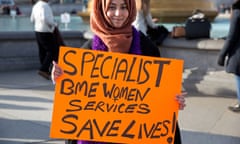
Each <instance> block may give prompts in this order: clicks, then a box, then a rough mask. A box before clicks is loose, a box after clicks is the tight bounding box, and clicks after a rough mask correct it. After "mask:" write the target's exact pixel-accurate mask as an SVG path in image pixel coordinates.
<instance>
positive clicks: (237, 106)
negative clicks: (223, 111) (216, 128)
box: [228, 104, 240, 112]
mask: <svg viewBox="0 0 240 144" xmlns="http://www.w3.org/2000/svg"><path fill="white" fill-rule="evenodd" d="M228 109H229V110H231V111H233V112H240V104H235V105H234V106H229V107H228Z"/></svg>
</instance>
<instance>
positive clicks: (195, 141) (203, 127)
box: [0, 70, 240, 144]
mask: <svg viewBox="0 0 240 144" xmlns="http://www.w3.org/2000/svg"><path fill="white" fill-rule="evenodd" d="M228 81H229V80H228ZM205 83H206V82H205ZM215 85H218V84H217V83H216V84H215ZM230 86H231V85H230ZM205 89H206V91H207V90H208V89H209V90H210V89H211V87H210V86H209V87H208V88H205ZM53 96H54V86H53V85H52V83H51V81H48V80H45V79H43V78H42V77H40V76H38V75H37V74H36V70H25V71H14V72H2V73H0V144H46V143H49V144H50V143H52V144H63V143H64V141H62V140H53V139H50V138H49V129H50V122H51V114H52V106H53ZM186 100H187V107H186V109H185V110H184V111H181V112H180V113H179V123H180V127H181V130H182V138H183V144H240V124H239V122H240V113H232V112H230V111H228V110H227V106H228V105H231V104H233V103H234V102H235V97H234V96H233V95H229V96H227V95H224V96H223V95H218V96H209V95H202V94H201V95H199V94H191V92H190V94H189V95H188V96H187V98H186Z"/></svg>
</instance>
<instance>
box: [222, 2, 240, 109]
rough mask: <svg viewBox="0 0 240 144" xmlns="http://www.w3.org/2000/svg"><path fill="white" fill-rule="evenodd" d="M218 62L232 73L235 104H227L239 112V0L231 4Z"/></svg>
mask: <svg viewBox="0 0 240 144" xmlns="http://www.w3.org/2000/svg"><path fill="white" fill-rule="evenodd" d="M218 64H219V65H220V66H224V65H225V66H226V72H227V73H233V74H234V75H235V77H236V83H237V98H238V102H237V104H235V105H233V106H229V109H230V110H231V111H233V112H240V0H236V1H235V2H234V3H233V5H232V16H231V20H230V30H229V34H228V36H227V39H226V41H225V44H224V46H223V48H222V50H221V52H220V54H219V57H218Z"/></svg>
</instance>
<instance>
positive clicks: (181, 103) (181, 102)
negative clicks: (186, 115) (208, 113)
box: [176, 92, 187, 110]
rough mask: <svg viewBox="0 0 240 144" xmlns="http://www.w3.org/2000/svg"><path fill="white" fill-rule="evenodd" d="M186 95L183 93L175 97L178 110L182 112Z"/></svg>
mask: <svg viewBox="0 0 240 144" xmlns="http://www.w3.org/2000/svg"><path fill="white" fill-rule="evenodd" d="M186 95H187V92H183V93H181V94H178V95H176V100H177V102H178V103H179V109H180V110H183V109H184V107H185V106H186V104H185V96H186Z"/></svg>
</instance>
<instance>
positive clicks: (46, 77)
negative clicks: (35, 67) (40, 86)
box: [38, 71, 51, 80]
mask: <svg viewBox="0 0 240 144" xmlns="http://www.w3.org/2000/svg"><path fill="white" fill-rule="evenodd" d="M38 74H39V75H40V76H42V77H44V78H45V79H47V80H50V79H51V76H50V74H49V73H48V72H44V71H38Z"/></svg>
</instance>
